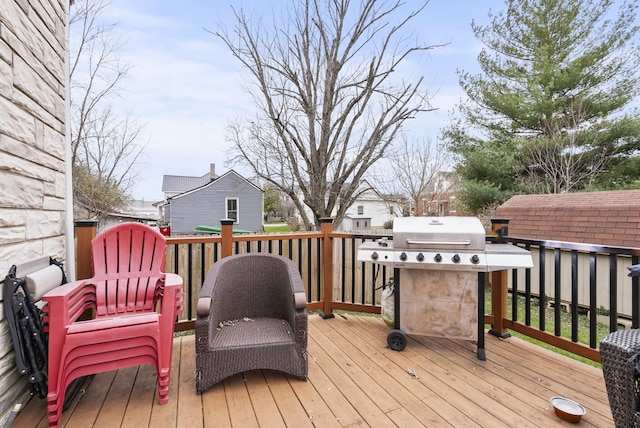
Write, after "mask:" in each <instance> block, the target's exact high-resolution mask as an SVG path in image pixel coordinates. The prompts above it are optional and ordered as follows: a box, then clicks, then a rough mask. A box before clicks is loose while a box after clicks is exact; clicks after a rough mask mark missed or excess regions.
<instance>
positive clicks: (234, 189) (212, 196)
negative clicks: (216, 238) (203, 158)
mask: <svg viewBox="0 0 640 428" xmlns="http://www.w3.org/2000/svg"><path fill="white" fill-rule="evenodd" d="M211 170H212V172H213V171H214V169H213V166H212V169H211ZM214 176H215V174H212V175H210V176H208V179H207V180H206V183H204V184H203V183H201V182H200V185H199V186H197V187H195V188H191V189H188V190H185V191H183V192H182V193H176V194H173V195H172V196H171V197H169V198H167V200H166V201H165V203H164V205H163V207H162V209H163V221H164V222H165V223H166V224H168V225H169V226H170V227H171V234H172V235H174V234H193V233H194V232H195V229H196V227H197V226H211V227H219V226H220V220H222V219H234V220H235V222H234V225H233V228H234V229H241V230H249V231H252V232H261V231H262V219H263V195H262V190H261V189H260V188H259V187H258V186H256V185H254V184H253V183H251V182H250V181H249V180H247V179H246V178H244V177H242V176H241V175H239V174H238V173H236V172H235V171H233V170H231V171H229V172H227V173H225V174H223V175H221V176H215V177H214ZM168 177H169V178H168ZM203 177H207V176H203ZM197 179H198V177H179V176H165V177H164V180H163V191H164V192H165V194H167V192H168V190H167V189H176V188H178V184H179V185H186V184H185V183H192V184H193V183H198V180H197ZM173 180H175V181H176V183H177V184H176V185H173V183H171V182H172V181H173ZM165 185H166V186H165ZM174 191H175V190H174Z"/></svg>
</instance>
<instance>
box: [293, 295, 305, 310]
mask: <svg viewBox="0 0 640 428" xmlns="http://www.w3.org/2000/svg"><path fill="white" fill-rule="evenodd" d="M293 306H294V307H295V308H296V309H305V308H306V307H307V294H306V293H305V292H304V291H297V292H295V293H293Z"/></svg>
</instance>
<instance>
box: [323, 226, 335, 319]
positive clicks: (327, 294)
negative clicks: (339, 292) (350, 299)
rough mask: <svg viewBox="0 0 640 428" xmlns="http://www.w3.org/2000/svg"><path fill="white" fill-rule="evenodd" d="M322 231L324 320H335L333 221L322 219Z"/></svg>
mask: <svg viewBox="0 0 640 428" xmlns="http://www.w3.org/2000/svg"><path fill="white" fill-rule="evenodd" d="M320 231H321V232H322V272H323V277H324V278H323V281H324V282H323V288H322V311H320V316H321V317H322V318H325V319H326V318H333V317H334V315H333V312H332V309H331V301H332V300H333V240H332V239H331V236H330V235H331V232H333V219H332V218H321V219H320Z"/></svg>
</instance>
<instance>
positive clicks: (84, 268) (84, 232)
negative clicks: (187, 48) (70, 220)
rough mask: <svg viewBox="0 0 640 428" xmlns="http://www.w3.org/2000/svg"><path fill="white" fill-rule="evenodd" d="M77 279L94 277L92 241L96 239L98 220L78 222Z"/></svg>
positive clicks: (76, 223) (76, 227) (75, 225)
mask: <svg viewBox="0 0 640 428" xmlns="http://www.w3.org/2000/svg"><path fill="white" fill-rule="evenodd" d="M74 228H75V233H76V278H75V279H87V278H91V277H92V276H93V267H92V264H91V240H92V239H93V238H95V237H96V233H97V229H98V221H97V220H76V221H75V222H74Z"/></svg>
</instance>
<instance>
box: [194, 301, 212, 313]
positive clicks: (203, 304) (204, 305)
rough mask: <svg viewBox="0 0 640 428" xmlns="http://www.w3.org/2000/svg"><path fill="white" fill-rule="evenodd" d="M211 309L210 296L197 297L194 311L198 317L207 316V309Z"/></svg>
mask: <svg viewBox="0 0 640 428" xmlns="http://www.w3.org/2000/svg"><path fill="white" fill-rule="evenodd" d="M210 309H211V297H200V298H199V299H198V306H197V309H196V313H197V315H198V316H199V317H207V316H209V310H210Z"/></svg>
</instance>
